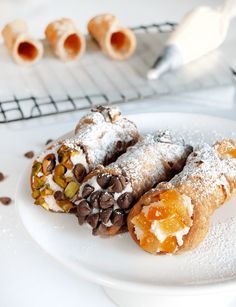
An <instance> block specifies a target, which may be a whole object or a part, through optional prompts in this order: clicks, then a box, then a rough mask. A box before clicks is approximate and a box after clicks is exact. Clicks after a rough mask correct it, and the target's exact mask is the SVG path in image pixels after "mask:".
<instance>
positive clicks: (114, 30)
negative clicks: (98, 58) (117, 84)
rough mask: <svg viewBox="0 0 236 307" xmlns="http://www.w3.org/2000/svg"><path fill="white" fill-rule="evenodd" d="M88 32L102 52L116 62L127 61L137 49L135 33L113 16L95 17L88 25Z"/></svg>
mask: <svg viewBox="0 0 236 307" xmlns="http://www.w3.org/2000/svg"><path fill="white" fill-rule="evenodd" d="M88 31H89V33H90V34H91V36H92V37H93V38H94V39H95V40H96V41H97V42H98V44H99V46H100V47H101V49H102V51H103V52H104V53H105V54H107V55H108V56H109V57H111V58H112V59H115V60H125V59H127V58H128V57H130V56H131V55H132V54H133V53H134V51H135V48H136V38H135V35H134V33H133V32H132V31H131V30H130V29H128V28H125V27H122V26H121V25H120V24H119V22H118V19H117V18H116V17H115V16H113V15H111V14H102V15H98V16H95V17H93V18H92V19H91V20H90V21H89V23H88Z"/></svg>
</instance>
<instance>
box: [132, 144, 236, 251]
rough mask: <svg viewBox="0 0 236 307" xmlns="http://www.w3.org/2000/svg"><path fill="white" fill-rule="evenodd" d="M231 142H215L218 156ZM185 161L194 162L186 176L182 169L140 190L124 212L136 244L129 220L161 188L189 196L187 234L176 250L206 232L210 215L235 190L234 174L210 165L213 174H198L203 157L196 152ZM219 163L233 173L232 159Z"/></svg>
mask: <svg viewBox="0 0 236 307" xmlns="http://www.w3.org/2000/svg"><path fill="white" fill-rule="evenodd" d="M231 146H235V145H234V143H233V142H232V141H231V140H223V141H222V142H218V143H217V144H216V145H215V150H216V152H217V154H218V156H220V157H221V158H223V159H224V157H223V156H224V154H225V151H226V148H230V147H231ZM189 161H192V162H194V163H195V170H196V172H194V173H193V174H191V173H190V174H188V175H187V176H186V173H184V170H183V172H182V173H180V174H178V175H176V176H175V177H174V178H173V179H172V180H171V181H170V182H164V183H160V184H158V186H157V187H156V188H155V189H152V190H150V191H149V192H147V193H146V194H144V195H143V196H142V197H141V198H140V200H139V201H138V202H137V203H136V204H135V206H134V207H133V208H132V209H131V211H130V213H129V215H128V230H129V232H130V235H131V237H132V238H133V240H134V241H135V242H136V243H137V244H139V241H138V240H137V237H136V235H135V233H134V226H133V224H132V222H131V221H132V219H133V218H134V217H135V216H136V215H138V214H139V213H140V212H141V210H142V208H143V206H148V205H150V203H151V199H152V198H154V197H155V196H158V195H159V194H160V193H161V192H163V191H165V190H170V189H174V190H176V191H178V192H179V193H181V194H184V195H186V196H188V197H190V199H191V202H192V205H193V217H192V220H193V225H192V226H191V228H190V231H189V232H188V234H187V235H185V236H184V237H183V241H184V243H183V245H182V246H180V247H179V248H178V250H177V252H176V254H181V253H182V252H184V251H188V250H192V249H194V248H196V247H197V246H198V245H199V244H200V243H201V242H202V241H203V240H204V238H205V237H206V235H207V233H208V229H209V224H210V218H211V216H212V214H213V212H214V211H215V210H216V209H217V208H219V207H220V206H222V205H223V204H224V203H225V202H226V201H227V200H229V199H230V198H231V197H232V195H233V194H234V193H235V188H236V177H233V176H227V173H226V174H222V172H220V171H219V172H218V173H217V174H216V173H214V172H215V170H214V169H213V168H212V172H213V174H214V175H212V177H211V174H210V173H206V172H204V171H203V173H202V174H201V172H198V171H197V168H200V167H202V166H201V165H202V163H204V161H201V160H199V157H198V155H196V154H195V153H192V154H191V155H190V156H189V158H188V160H187V163H186V164H188V162H189ZM219 163H224V164H223V165H222V166H223V169H224V165H225V169H226V168H227V167H229V169H231V171H232V170H234V171H233V172H234V174H235V175H236V164H235V162H233V159H228V160H222V161H221V162H219ZM197 174H200V175H197ZM204 174H205V176H209V178H208V180H205V179H206V178H204ZM231 174H232V173H231ZM202 176H203V177H202ZM183 178H184V179H183ZM219 182H222V184H219ZM223 183H224V184H223Z"/></svg>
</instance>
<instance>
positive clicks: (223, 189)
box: [128, 140, 236, 255]
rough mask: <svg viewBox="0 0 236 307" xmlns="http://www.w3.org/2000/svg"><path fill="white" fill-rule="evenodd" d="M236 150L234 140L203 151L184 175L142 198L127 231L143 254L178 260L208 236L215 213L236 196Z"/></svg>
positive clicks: (192, 156) (191, 158) (204, 147)
mask: <svg viewBox="0 0 236 307" xmlns="http://www.w3.org/2000/svg"><path fill="white" fill-rule="evenodd" d="M235 188H236V145H235V143H234V142H233V141H232V140H223V141H220V142H217V143H216V144H215V145H214V146H209V145H207V144H206V145H202V146H200V147H199V148H197V149H196V150H195V151H194V152H193V153H192V154H190V155H189V157H188V159H187V162H186V165H185V167H184V169H183V170H182V172H181V173H179V174H178V175H176V176H175V177H174V178H172V179H171V180H170V181H169V182H163V183H160V184H158V185H157V187H156V188H155V189H153V190H150V191H149V192H147V193H146V194H144V195H143V196H142V197H141V198H140V200H139V201H138V202H137V204H135V206H134V207H133V208H132V210H131V211H130V213H129V216H128V229H129V232H130V234H131V236H132V238H133V239H134V241H135V242H136V243H137V244H138V245H139V246H140V247H141V248H142V249H144V250H145V251H147V252H149V253H152V254H155V255H158V254H180V253H182V252H184V251H188V250H191V249H194V248H195V247H197V246H198V244H200V243H201V242H202V240H203V239H204V238H205V236H206V235H207V232H208V228H209V223H210V218H211V215H212V214H213V212H214V211H215V209H217V208H218V207H220V206H221V205H223V204H224V203H225V202H226V201H227V200H228V199H230V198H231V197H232V195H233V194H234V193H235Z"/></svg>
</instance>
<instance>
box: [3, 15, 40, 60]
mask: <svg viewBox="0 0 236 307" xmlns="http://www.w3.org/2000/svg"><path fill="white" fill-rule="evenodd" d="M2 36H3V40H4V44H5V46H6V47H7V49H8V51H9V53H10V54H11V56H12V58H13V60H14V61H15V62H16V63H17V64H24V65H29V64H33V63H36V62H37V61H39V60H40V59H41V58H42V56H43V44H42V43H41V42H40V41H39V40H36V39H34V38H33V37H32V36H31V35H30V34H29V30H28V26H27V24H26V23H25V22H24V21H22V20H14V21H12V22H10V23H8V24H6V25H5V27H4V28H3V30H2Z"/></svg>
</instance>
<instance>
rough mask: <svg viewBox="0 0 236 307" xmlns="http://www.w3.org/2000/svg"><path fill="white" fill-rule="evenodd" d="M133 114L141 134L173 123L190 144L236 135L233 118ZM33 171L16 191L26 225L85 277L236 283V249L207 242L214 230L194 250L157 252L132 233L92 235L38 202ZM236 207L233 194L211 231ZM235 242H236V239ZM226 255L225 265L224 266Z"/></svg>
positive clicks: (184, 285)
mask: <svg viewBox="0 0 236 307" xmlns="http://www.w3.org/2000/svg"><path fill="white" fill-rule="evenodd" d="M129 118H130V119H131V120H133V121H135V122H136V123H137V125H138V127H139V129H140V131H141V132H142V133H146V132H151V131H155V130H156V129H160V128H161V129H166V128H168V129H170V130H173V131H175V133H177V134H180V135H182V136H183V137H184V138H185V139H186V141H187V142H190V143H191V144H196V143H199V142H200V143H201V142H205V141H206V142H213V141H214V140H217V139H220V138H222V137H225V136H227V137H235V135H234V133H233V131H236V122H234V121H230V120H226V119H221V118H216V117H209V116H204V115H197V114H187V113H186V114H184V113H152V114H151V113H146V114H136V115H131V116H129ZM29 176H30V170H29V169H27V170H26V171H25V173H24V174H23V176H22V178H21V180H20V183H19V188H18V192H17V196H16V199H17V205H18V209H19V213H20V216H21V218H22V221H23V223H24V225H25V227H26V229H27V230H28V232H29V233H30V235H31V236H32V238H33V239H34V240H35V241H36V242H37V243H38V244H39V245H40V246H41V247H42V248H43V249H44V250H45V251H46V252H47V253H49V254H50V255H51V256H52V257H54V258H55V259H56V260H58V261H60V262H61V263H62V264H64V265H66V266H67V267H68V268H70V269H72V270H73V271H75V272H78V273H79V274H80V275H82V276H84V277H85V278H87V279H89V280H91V281H93V282H97V283H99V284H102V285H104V286H108V287H113V288H116V289H121V290H127V291H141V292H145V293H146V292H153V293H161V294H163V293H170V294H176V293H178V294H180V293H184V294H186V293H189V294H190V293H192V294H193V293H198V292H201V293H209V292H211V291H215V290H216V289H218V290H219V289H232V287H236V248H235V252H233V253H232V252H230V253H229V252H228V253H227V251H226V250H224V245H223V248H222V250H221V249H220V250H216V248H217V245H216V244H215V245H214V244H213V246H207V244H206V242H209V241H212V238H211V235H212V234H211V232H210V234H209V235H208V238H207V241H205V242H204V243H203V244H202V245H201V246H200V247H199V248H198V249H197V250H196V251H194V252H191V253H185V254H183V255H181V256H159V257H158V256H153V255H150V254H148V253H145V252H144V251H142V250H141V249H139V248H138V246H137V245H136V244H135V243H134V242H133V241H132V240H131V238H130V237H129V234H123V235H119V236H116V237H111V238H108V239H101V238H99V237H93V236H92V235H91V229H89V228H87V227H86V226H85V227H79V226H78V222H77V219H76V218H75V217H74V216H73V215H70V214H55V213H49V212H47V211H45V210H43V209H42V208H40V207H37V206H33V205H32V199H31V192H30V186H29ZM235 206H236V200H235V199H233V200H232V201H231V202H229V203H228V204H227V205H225V206H223V207H221V208H220V209H219V210H217V212H216V213H215V214H214V217H213V219H212V226H211V227H213V228H212V231H213V230H214V227H218V226H219V223H221V224H222V225H227V223H231V224H232V222H235V220H236V210H235ZM221 224H220V225H221ZM231 228H232V227H231ZM231 230H232V229H231ZM235 237H236V236H235ZM221 239H222V238H221ZM230 239H231V238H230ZM213 242H214V241H213ZM232 244H234V245H233V246H235V247H236V238H235V239H233V242H232ZM227 246H229V245H227ZM227 246H226V248H227ZM209 249H210V250H209ZM216 253H217V254H216ZM225 255H226V256H225ZM222 257H224V260H225V263H223V264H225V265H222V260H221V259H222ZM227 257H228V258H227Z"/></svg>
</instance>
